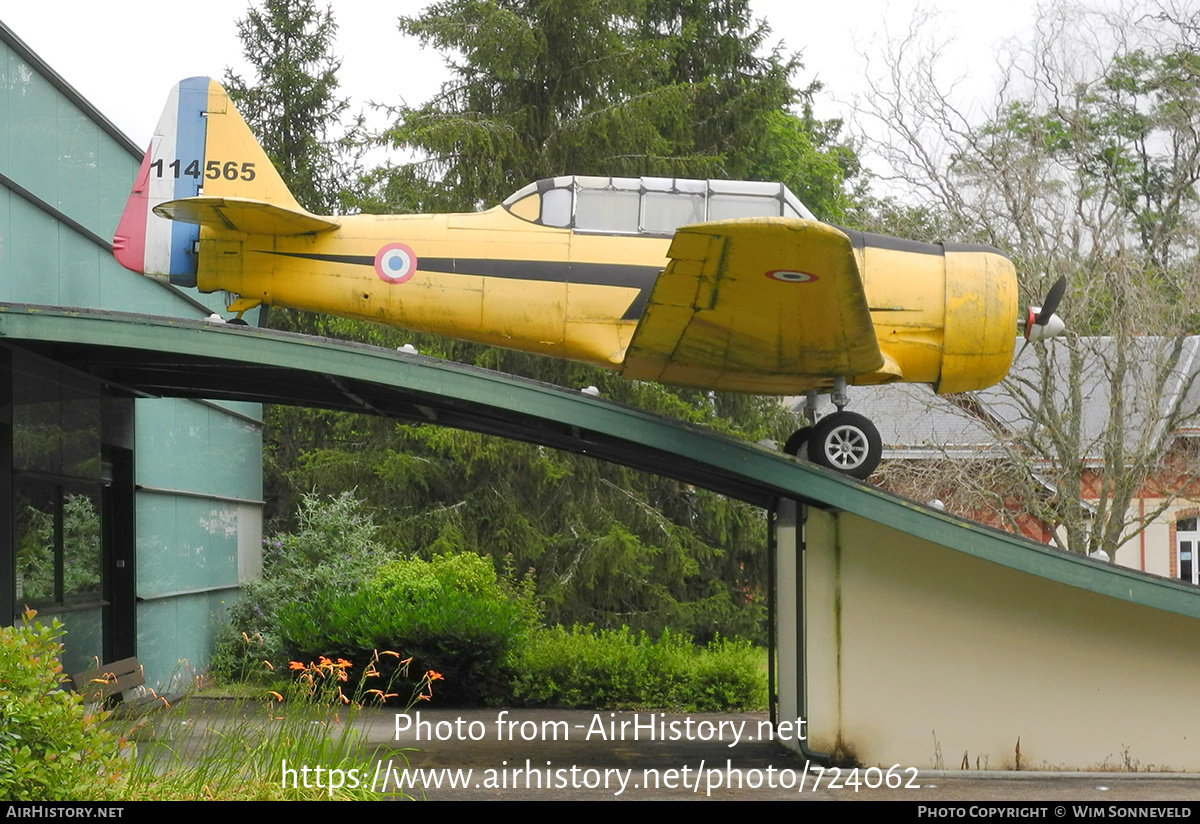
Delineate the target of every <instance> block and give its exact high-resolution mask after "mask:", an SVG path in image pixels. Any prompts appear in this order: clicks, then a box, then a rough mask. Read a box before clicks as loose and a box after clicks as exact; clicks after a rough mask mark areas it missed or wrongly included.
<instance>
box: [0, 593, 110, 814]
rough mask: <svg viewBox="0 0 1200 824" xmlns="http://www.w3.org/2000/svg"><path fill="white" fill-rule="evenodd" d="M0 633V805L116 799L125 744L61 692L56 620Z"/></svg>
mask: <svg viewBox="0 0 1200 824" xmlns="http://www.w3.org/2000/svg"><path fill="white" fill-rule="evenodd" d="M33 617H34V613H33V611H31V610H30V611H27V612H26V613H25V616H24V618H23V620H22V622H21V624H20V625H19V626H11V627H0V798H4V799H7V800H9V801H70V800H82V799H86V800H109V799H112V800H117V799H121V798H123V797H124V788H125V782H126V772H127V768H128V766H129V765H128V763H127V762H126V760H125V758H124V757H123V756H122V753H121V745H122V743H123V742H122V741H121V739H119V738H118V737H116V736H115V735H113V734H112V733H111V732H109V731H107V730H105V729H104V728H103V727H102V725H101V724H102V720H103V717H102V714H98V713H92V712H90V711H89V710H88V709H87V708H86V707H85V706H84V705H83V699H82V697H80V696H79V695H77V694H75V693H73V692H68V691H65V690H63V689H61V688H60V685H61V683H62V681H63V680H64V679H65V676H64V675H63V672H62V665H61V664H60V663H59V662H58V658H59V656H60V655H61V654H62V644H61V643H60V640H59V639H61V638H62V636H63V634H64V630H63V627H62V624H61V623H60V622H59V621H58V620H57V619H56V620H54V621H53V622H52V623H51V624H50V625H49V626H46V625H44V624H40V623H36V622H34V620H33Z"/></svg>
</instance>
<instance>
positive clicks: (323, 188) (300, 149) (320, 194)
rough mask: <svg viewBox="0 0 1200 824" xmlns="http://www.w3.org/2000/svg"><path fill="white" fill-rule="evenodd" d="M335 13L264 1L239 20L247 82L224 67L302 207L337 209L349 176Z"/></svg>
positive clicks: (291, 1) (232, 91) (234, 94)
mask: <svg viewBox="0 0 1200 824" xmlns="http://www.w3.org/2000/svg"><path fill="white" fill-rule="evenodd" d="M336 34H337V24H336V23H335V22H334V19H333V10H332V9H331V8H327V9H326V10H325V11H321V10H320V9H319V8H318V7H317V5H316V3H315V2H313V0H263V1H262V5H261V6H251V7H250V9H249V10H248V11H247V12H246V16H245V17H244V18H243V19H242V20H240V21H238V37H239V39H240V40H241V41H242V47H243V53H244V55H245V58H246V60H247V61H249V63H250V65H251V66H252V67H253V70H254V76H253V77H251V78H250V79H249V80H245V79H243V78H242V77H241V76H239V75H237V74H235V73H234V72H233V70H232V69H227V70H226V72H225V88H226V90H227V91H228V92H229V95H230V97H231V98H233V101H234V103H235V104H237V107H238V110H239V111H240V112H241V113H242V117H244V118H245V119H246V123H247V124H249V126H250V128H251V129H253V131H254V133H255V134H256V135H257V136H258V140H259V142H260V143H261V144H262V146H263V149H264V150H266V153H267V156H268V157H269V158H271V162H273V163H274V164H275V167H276V168H277V169H278V170H279V174H280V175H281V176H282V177H283V181H284V183H286V184H287V185H288V188H290V189H291V190H292V194H293V195H295V197H296V200H297V201H298V202H299V203H300V205H301V206H303V207H304V208H306V209H308V210H309V211H311V212H314V213H316V214H332V213H334V212H336V211H337V210H338V207H339V205H340V197H339V195H340V193H341V191H342V189H343V187H344V185H345V182H346V181H347V180H349V179H350V177H351V176H352V170H351V169H350V168H349V166H348V164H347V162H346V154H345V151H344V144H345V142H346V141H345V132H344V129H343V127H342V118H343V116H344V115H345V114H346V111H347V110H348V108H349V105H350V104H349V101H348V100H346V99H345V98H342V97H339V96H338V94H337V91H338V80H337V72H338V69H339V68H340V67H341V60H340V59H339V58H338V57H336V56H335V55H334V53H333V43H334V37H335V36H336Z"/></svg>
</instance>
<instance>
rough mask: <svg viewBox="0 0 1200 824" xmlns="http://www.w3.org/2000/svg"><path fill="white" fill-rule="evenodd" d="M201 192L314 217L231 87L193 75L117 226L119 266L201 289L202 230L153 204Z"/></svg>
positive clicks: (167, 112)
mask: <svg viewBox="0 0 1200 824" xmlns="http://www.w3.org/2000/svg"><path fill="white" fill-rule="evenodd" d="M201 195H203V196H204V198H205V199H210V198H231V199H235V200H239V201H258V202H260V203H263V204H270V205H271V206H274V207H277V208H278V210H281V211H284V212H290V213H296V214H299V215H307V214H308V213H307V212H305V211H304V209H302V208H300V206H299V204H297V203H296V199H295V198H294V197H292V193H291V192H289V191H288V188H287V185H286V184H285V183H284V182H283V179H282V178H281V177H280V176H279V173H278V172H277V171H275V167H274V166H273V165H271V161H270V160H268V159H267V155H266V153H265V152H264V151H263V150H262V147H261V146H259V145H258V141H256V140H255V139H254V135H253V134H252V133H251V132H250V128H249V127H248V126H247V125H246V121H244V120H242V116H241V115H240V114H238V111H237V109H236V108H234V106H233V103H232V102H231V101H230V100H229V96H228V95H227V94H226V92H225V89H223V88H221V85H220V84H219V83H217V82H216V81H214V80H211V79H209V78H207V77H189V78H188V79H187V80H184V81H182V82H180V83H179V84H178V85H177V86H175V88H174V89H172V90H171V95H170V97H169V98H168V99H167V105H166V108H165V109H163V113H162V117H161V118H160V119H159V121H158V128H156V129H155V130H154V137H153V138H152V140H151V142H150V149H149V150H148V151H147V152H146V156H145V157H144V158H142V165H141V168H140V169H138V175H137V180H136V181H135V182H134V184H133V191H132V192H131V193H130V195H129V201H128V202H127V203H126V204H125V211H124V213H123V214H122V215H121V222H120V223H119V224H118V225H117V231H116V235H115V236H114V237H113V251H114V254H115V255H116V257H117V260H118V261H120V263H121V265H122V266H124V267H125V268H127V269H132V270H133V271H135V272H139V273H142V274H146V275H150V276H152V277H165V278H169V279H170V281H171V283H174V284H176V285H179V286H195V285H196V268H197V267H196V263H197V261H196V256H197V248H198V241H199V239H200V227H199V226H198V225H196V223H195V222H183V221H185V220H187V218H186V217H182V215H181V214H176V215H175V216H176V217H177V218H180V219H178V220H170V219H167V218H166V217H160V216H159V214H156V213H155V209H156V207H159V206H161V205H162V204H164V203H168V202H170V201H178V200H181V199H183V198H194V197H199V196H201ZM167 211H168V212H170V209H167ZM184 211H186V210H184ZM332 225H336V224H332Z"/></svg>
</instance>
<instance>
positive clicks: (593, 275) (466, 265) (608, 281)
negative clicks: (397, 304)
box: [259, 250, 662, 320]
mask: <svg viewBox="0 0 1200 824" xmlns="http://www.w3.org/2000/svg"><path fill="white" fill-rule="evenodd" d="M259 251H261V252H262V254H264V255H280V256H282V257H294V258H302V259H304V260H319V261H321V262H323V263H346V264H350V265H352V266H372V267H373V266H374V265H375V258H374V257H373V256H370V255H318V254H309V253H305V252H272V251H267V250H259ZM417 268H418V269H419V270H420V271H422V272H437V273H438V274H445V275H469V276H473V277H485V278H505V279H508V280H532V281H537V282H539V283H578V284H581V285H585V286H621V287H625V288H627V289H637V290H638V295H637V297H635V298H634V299H633V301H632V302H631V303H630V304H629V307H628V308H627V309H626V310H625V314H624V315H622V316H621V320H638V319H639V318H640V317H641V316H642V312H644V311H645V309H646V302H647V301H648V300H649V299H650V289H651V288H652V287H653V286H654V282H655V281H656V280H657V279H658V274H659V272H661V271H662V269H661V268H660V267H657V266H636V265H633V264H624V263H582V262H577V261H576V262H567V263H561V262H559V261H554V260H493V259H490V258H429V257H418V264H417Z"/></svg>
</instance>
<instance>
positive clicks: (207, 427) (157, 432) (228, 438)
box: [136, 399, 262, 501]
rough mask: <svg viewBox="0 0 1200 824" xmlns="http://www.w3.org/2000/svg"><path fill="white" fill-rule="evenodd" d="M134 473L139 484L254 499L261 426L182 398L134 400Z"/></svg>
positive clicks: (259, 485) (258, 477)
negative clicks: (135, 467) (135, 429)
mask: <svg viewBox="0 0 1200 824" xmlns="http://www.w3.org/2000/svg"><path fill="white" fill-rule="evenodd" d="M249 406H252V407H254V410H253V411H255V412H257V405H253V404H251V405H249ZM163 456H169V460H164V459H163ZM136 476H137V482H138V483H139V484H141V485H142V486H152V487H160V488H165V489H182V490H187V491H189V492H200V493H205V494H209V495H221V496H225V497H230V498H245V499H248V500H254V501H256V500H259V499H260V498H261V497H262V431H261V427H260V426H258V425H257V424H254V423H251V422H250V421H247V420H244V419H243V418H239V417H236V416H234V415H228V414H226V413H224V412H222V411H221V410H219V409H214V408H213V407H211V406H208V405H206V404H199V403H194V402H192V401H188V400H176V399H163V400H139V401H138V402H137V469H136Z"/></svg>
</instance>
